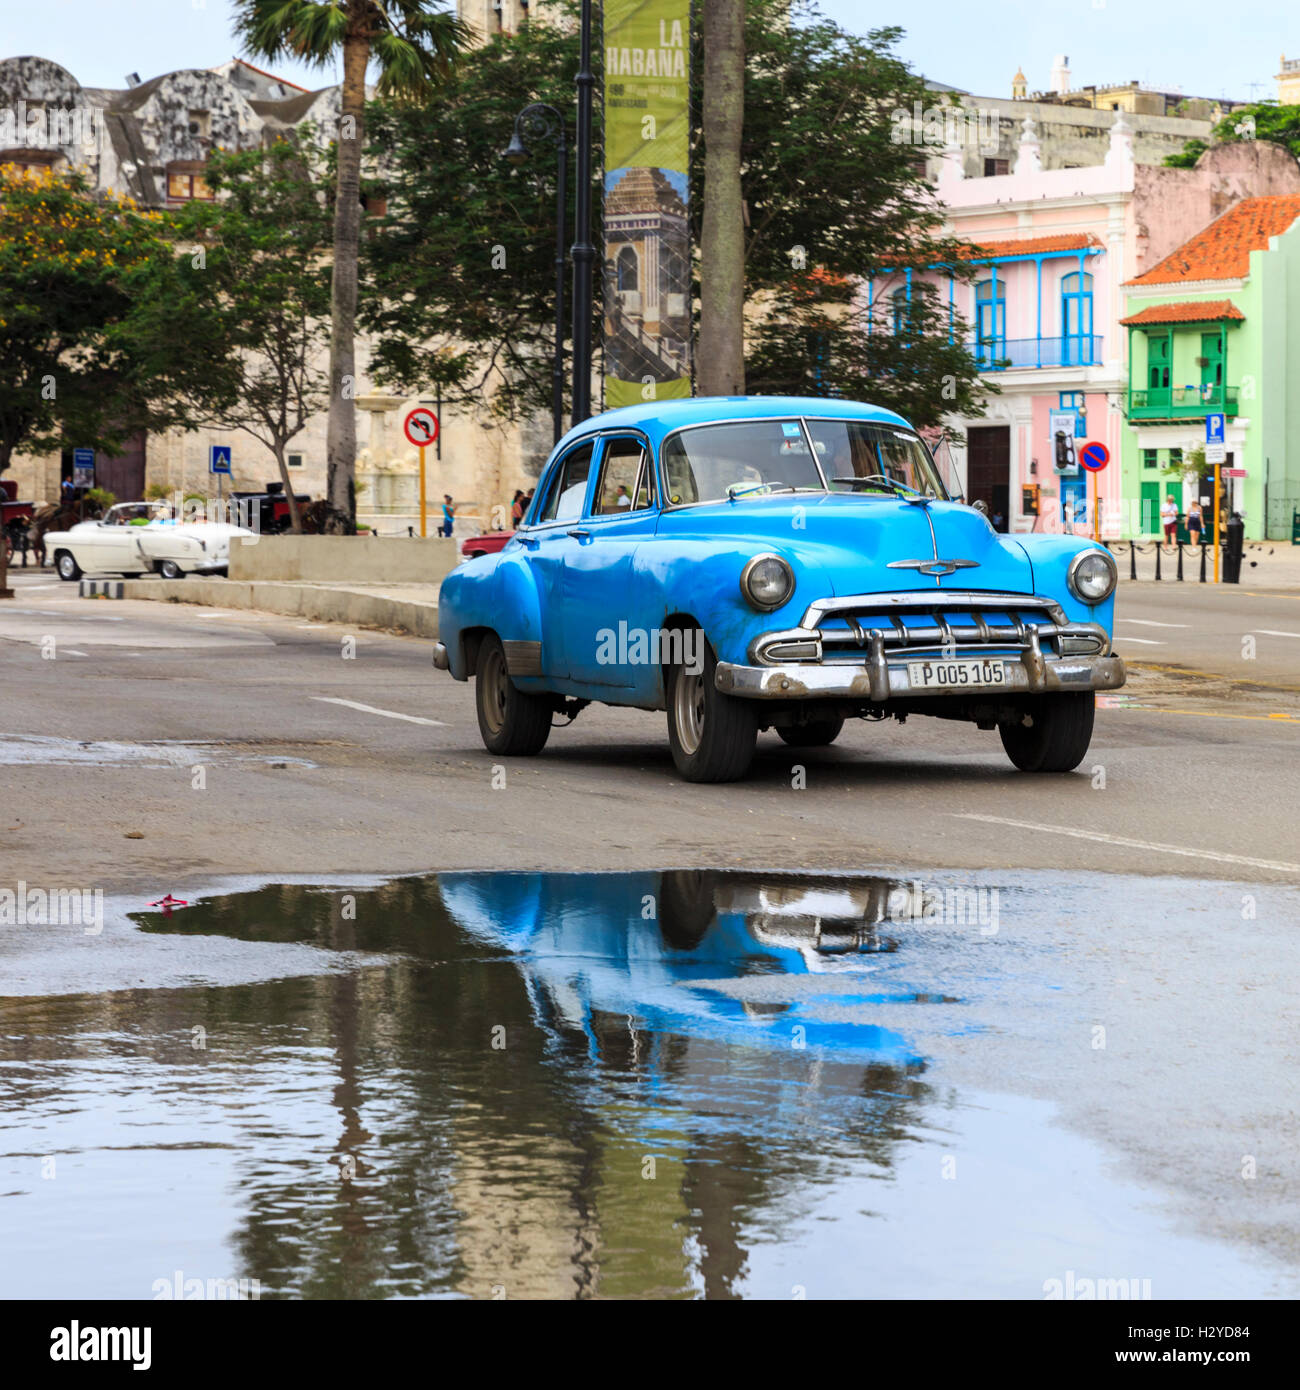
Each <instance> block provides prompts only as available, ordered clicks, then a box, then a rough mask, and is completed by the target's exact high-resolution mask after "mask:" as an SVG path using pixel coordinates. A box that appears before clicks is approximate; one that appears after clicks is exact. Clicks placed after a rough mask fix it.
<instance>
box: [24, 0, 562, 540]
mask: <svg viewBox="0 0 1300 1390" xmlns="http://www.w3.org/2000/svg"><path fill="white" fill-rule="evenodd" d="M525 10H526V6H523V5H522V4H515V5H507V11H508V13H509V15H510V17H512V18H518V16H517V15H516V14H515V11H518V12H519V14H520V15H522V13H523V12H524V11H525ZM339 101H340V96H339V89H338V88H337V87H326V88H323V89H321V90H320V91H315V92H312V91H307V90H306V89H304V88H302V87H299V86H297V85H296V84H294V83H291V82H288V81H287V80H285V79H282V78H279V77H276V76H275V75H274V74H272V73H268V72H265V71H263V70H262V69H260V68H257V67H255V66H254V65H252V64H250V63H247V62H245V61H243V60H242V59H232V60H230V61H229V62H227V63H223V64H221V65H220V66H219V67H217V68H213V69H210V70H188V71H179V72H172V73H166V74H164V75H163V76H161V77H155V78H152V79H151V80H149V81H146V82H133V83H132V84H131V85H129V86H127V87H126V88H123V89H121V90H110V89H105V88H92V87H83V86H82V85H81V84H80V83H79V82H78V81H77V79H76V77H75V76H74V75H73V74H72V73H70V72H68V71H67V70H66V69H65V68H63V67H61V66H60V65H59V64H57V63H55V62H52V61H51V60H49V59H46V58H40V57H17V58H8V59H4V60H0V162H6V163H15V164H19V165H22V166H24V167H28V168H35V169H47V168H53V169H59V168H69V167H77V168H79V169H81V170H82V171H83V172H85V174H86V175H87V176H88V178H89V180H90V182H91V185H92V187H93V188H95V189H96V190H98V191H103V192H110V191H112V192H116V193H122V194H128V195H130V196H131V197H132V198H134V199H135V200H136V201H137V202H138V203H140V204H142V205H144V206H149V207H171V208H175V207H179V206H181V205H182V204H183V203H184V202H186V201H188V200H190V199H194V198H207V197H211V193H210V191H209V189H208V188H207V185H206V183H205V181H204V178H203V169H204V165H205V161H206V159H207V156H208V154H209V152H210V151H211V150H213V149H215V148H227V149H237V148H255V147H257V146H259V145H262V144H265V143H266V142H267V141H269V140H270V139H272V138H274V136H275V135H276V134H278V133H279V132H281V131H284V130H286V129H291V128H294V127H296V126H298V125H300V124H301V123H303V122H305V121H310V122H312V123H313V125H314V126H315V128H316V131H317V134H318V137H319V138H320V139H321V140H322V141H324V140H330V139H332V138H334V136H335V135H336V133H337V123H338V117H339ZM322 365H325V364H322ZM368 367H369V348H368V344H367V343H366V341H365V340H364V338H363V339H359V340H358V344H357V368H358V398H357V407H358V422H357V443H358V456H357V480H358V487H359V496H358V512H359V519H360V520H361V521H362V522H368V523H369V524H371V525H373V526H375V527H377V528H378V529H379V530H380V531H383V532H394V533H399V534H400V533H402V532H404V531H405V530H406V529H407V527H416V528H417V529H418V506H417V499H418V478H417V451H416V449H415V448H414V447H413V446H412V445H410V444H409V443H408V442H407V440H406V438H405V436H404V435H403V432H402V427H401V426H402V419H403V416H404V415H405V413H406V411H407V410H409V409H411V408H412V407H414V406H415V405H416V404H419V403H421V402H425V403H428V404H435V403H436V397H435V395H434V393H433V391H432V390H430V391H428V392H421V393H419V394H417V395H416V396H413V397H411V398H409V399H403V398H400V397H396V396H392V395H389V394H387V393H385V392H383V391H381V390H379V389H378V388H377V387H376V385H375V383H374V382H373V380H372V379H371V378H370V376H369V371H368ZM325 439H326V416H325V414H324V413H323V412H322V413H321V414H319V415H317V416H315V417H313V418H312V419H311V420H310V421H309V422H308V424H307V425H306V427H305V428H304V429H303V430H302V431H301V432H300V433H299V434H298V435H297V436H296V437H295V438H294V439H293V440H292V441H291V442H290V445H289V449H288V456H289V464H290V468H291V470H292V476H293V477H294V479H295V480H296V487H295V490H296V491H299V492H302V493H307V494H309V495H311V496H313V497H318V496H323V495H324V490H325ZM550 440H551V426H550V421H549V419H545V420H540V421H537V422H535V423H528V424H525V425H524V426H522V427H503V426H502V425H501V424H500V422H499V421H497V420H495V419H494V418H492V417H491V416H489V415H488V414H486V413H480V412H474V411H463V410H457V411H452V410H448V411H444V412H443V413H442V430H441V436H440V438H439V441H438V444H437V445H436V446H435V447H434V448H430V449H429V450H427V454H426V468H427V492H428V497H429V501H430V508H431V511H430V529H431V530H432V528H433V527H434V526H436V521H435V520H433V517H434V515H435V514H436V507H435V505H434V504H435V503H437V504H440V503H441V499H442V495H443V493H445V492H446V493H451V495H452V497H453V498H454V499H455V501H456V503H457V509H458V514H459V516H460V524H459V525H458V528H457V529H458V532H459V533H460V534H462V535H464V534H468V533H469V532H470V531H472V530H473V529H476V528H478V527H480V526H488V525H491V524H492V522H493V520H494V518H495V519H496V520H497V521H498V523H499V521H500V519H501V518H502V517H506V518H508V515H509V512H508V506H509V499H510V497H511V495H512V493H513V490H514V488H515V487H526V486H528V485H529V483H530V481H531V480H532V479H533V478H535V476H536V473H537V471H538V470H539V468H540V466H541V464H542V463H543V462H544V461H545V458H546V455H547V453H548V452H549V449H550ZM214 444H229V445H230V446H231V448H232V455H231V457H232V477H231V479H230V480H228V481H225V482H224V483H223V484H222V486H223V487H224V489H225V490H231V489H232V488H233V489H236V490H241V491H243V490H247V491H255V490H260V489H261V488H262V487H263V486H264V485H265V484H266V483H267V482H269V481H275V480H277V479H278V477H279V473H278V470H277V467H276V464H275V459H274V457H273V455H272V454H271V452H270V450H269V449H267V448H266V447H265V446H264V445H262V444H260V443H259V442H258V441H257V440H255V439H254V438H253V437H252V436H251V435H249V434H246V433H244V432H243V431H222V430H213V429H204V430H197V431H191V432H184V431H170V432H167V433H162V434H151V435H149V436H148V437H137V438H136V439H134V440H132V441H131V442H130V443H129V444H128V445H127V446H126V448H125V449H124V450H123V452H122V453H121V454H120V455H117V456H113V457H109V456H107V455H104V454H100V455H97V456H96V465H95V474H96V482H97V483H98V484H99V485H101V486H104V487H107V488H108V489H109V490H110V491H112V492H113V493H115V494H116V495H117V497H118V498H119V500H123V501H125V500H134V499H136V498H139V497H142V496H143V495H144V492H145V489H146V488H147V487H148V486H150V485H154V484H156V485H161V486H162V487H165V488H166V489H167V490H168V492H175V491H181V492H183V493H195V492H197V493H201V494H203V495H205V496H215V495H216V494H217V491H218V480H217V479H216V477H215V476H214V475H212V474H211V473H210V472H209V466H208V460H209V451H210V448H211V446H212V445H214ZM76 446H77V441H75V440H68V441H67V447H66V448H65V449H64V450H63V451H62V452H54V453H49V454H40V455H33V454H18V455H16V456H15V458H14V460H13V463H12V464H11V467H10V470H9V473H8V475H7V476H8V477H9V478H11V479H13V480H14V481H16V482H17V484H18V492H19V496H20V497H31V498H35V499H36V500H37V501H48V500H52V499H54V498H55V497H57V496H58V493H59V487H60V483H61V480H62V479H63V478H64V477H67V476H70V474H71V471H72V450H73V448H75V447H76Z"/></svg>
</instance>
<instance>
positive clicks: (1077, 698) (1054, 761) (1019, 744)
mask: <svg viewBox="0 0 1300 1390" xmlns="http://www.w3.org/2000/svg"><path fill="white" fill-rule="evenodd" d="M1024 712H1025V714H1026V716H1027V717H1028V718H1029V719H1030V721H1031V722H1030V723H1029V724H1027V725H1026V724H1003V725H1001V726H1000V727H999V730H998V732H999V733H1000V734H1001V735H1002V746H1003V748H1005V749H1006V751H1007V757H1008V758H1010V759H1011V761H1012V762H1013V763H1015V765H1016V766H1017V767H1018V768H1019V769H1020V770H1021V772H1073V771H1074V769H1075V768H1076V767H1078V766H1079V764H1080V763H1081V762H1082V761H1083V760H1084V757H1085V756H1086V755H1087V752H1088V745H1089V744H1090V743H1091V742H1092V725H1093V720H1094V718H1095V716H1096V712H1097V697H1096V696H1095V695H1094V694H1093V692H1092V691H1091V690H1085V691H1078V692H1073V691H1071V692H1069V693H1063V694H1054V695H1041V696H1039V697H1038V698H1036V699H1032V700H1026V701H1025V704H1024Z"/></svg>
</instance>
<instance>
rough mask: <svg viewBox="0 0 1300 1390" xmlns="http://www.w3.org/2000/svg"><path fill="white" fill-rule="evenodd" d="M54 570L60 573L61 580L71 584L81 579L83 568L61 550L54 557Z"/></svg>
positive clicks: (66, 552)
mask: <svg viewBox="0 0 1300 1390" xmlns="http://www.w3.org/2000/svg"><path fill="white" fill-rule="evenodd" d="M54 568H55V570H57V571H58V575H59V578H60V579H62V580H64V581H65V582H67V583H69V584H70V583H72V581H73V580H75V579H80V578H81V566H80V565H79V564H78V563H77V562H76V561H75V560H74V559H73V558H72V556H71V554H69V552H68V551H66V550H60V551H59V553H58V554H57V555H56V556H55V557H54Z"/></svg>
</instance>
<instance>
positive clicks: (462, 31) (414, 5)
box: [235, 0, 468, 519]
mask: <svg viewBox="0 0 1300 1390" xmlns="http://www.w3.org/2000/svg"><path fill="white" fill-rule="evenodd" d="M235 27H236V31H237V33H238V35H239V37H240V38H241V40H242V41H243V44H244V47H245V48H246V49H247V51H248V52H249V53H251V54H253V55H254V56H256V57H262V58H266V59H270V60H272V61H274V60H275V59H277V58H298V59H301V60H303V61H305V62H307V63H312V64H315V65H316V66H318V67H328V66H331V65H333V63H334V62H335V61H336V59H337V58H339V57H340V56H341V57H342V59H343V89H342V110H341V116H340V120H339V132H338V135H339V138H338V143H337V179H338V182H337V187H336V196H335V201H334V257H333V271H332V277H333V278H332V284H331V302H332V314H331V326H330V396H329V425H328V440H327V445H326V454H327V461H326V468H327V488H326V490H327V495H328V499H329V502H330V504H331V505H332V506H333V507H334V508H336V509H337V510H338V511H340V512H342V513H344V514H345V515H346V516H347V517H349V518H351V519H355V517H356V456H357V423H356V407H355V406H354V405H353V400H354V399H355V395H356V391H355V386H356V347H355V337H356V317H357V262H358V255H359V250H360V242H361V153H362V149H363V147H364V143H365V105H366V70H367V69H368V68H369V66H370V64H371V63H372V62H373V63H375V64H377V66H378V69H379V79H378V83H377V84H376V90H377V94H378V95H379V96H380V97H381V98H383V99H385V100H391V101H394V102H414V103H420V102H424V101H427V100H428V99H429V98H430V97H431V96H432V95H434V93H435V92H436V91H437V90H438V88H439V86H440V85H441V84H442V83H443V82H444V81H445V80H446V78H447V75H448V73H449V72H450V70H451V68H452V65H453V61H454V59H455V58H456V56H457V54H458V53H459V52H460V50H461V49H462V47H463V46H464V45H465V44H466V43H467V41H468V31H467V30H466V28H465V26H464V25H463V24H462V23H461V21H460V20H459V19H457V17H456V16H455V15H454V14H452V13H449V12H448V11H445V10H442V9H434V8H433V7H432V6H431V5H430V4H428V3H427V0H237V9H236V20H235Z"/></svg>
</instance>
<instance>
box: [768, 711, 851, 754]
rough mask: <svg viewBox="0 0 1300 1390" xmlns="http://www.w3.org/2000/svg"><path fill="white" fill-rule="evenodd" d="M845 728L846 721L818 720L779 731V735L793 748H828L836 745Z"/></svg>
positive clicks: (838, 718) (840, 718)
mask: <svg viewBox="0 0 1300 1390" xmlns="http://www.w3.org/2000/svg"><path fill="white" fill-rule="evenodd" d="M843 728H844V720H843V718H842V717H839V716H837V717H836V718H834V719H817V720H814V721H812V722H811V723H808V724H797V725H795V726H793V727H792V728H789V729H778V730H777V731H776V732H777V735H778V737H779V738H780V739H781V741H782V742H783V743H788V744H789V745H790V747H791V748H826V747H828V746H829V745H830V744H832V743H834V742H835V740H836V739H837V738H839V736H840V732H841V730H843Z"/></svg>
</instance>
